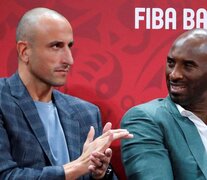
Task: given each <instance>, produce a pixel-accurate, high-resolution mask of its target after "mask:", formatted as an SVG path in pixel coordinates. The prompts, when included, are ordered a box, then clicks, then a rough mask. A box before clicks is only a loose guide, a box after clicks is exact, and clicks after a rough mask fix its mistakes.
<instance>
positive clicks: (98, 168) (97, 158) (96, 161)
mask: <svg viewBox="0 0 207 180" xmlns="http://www.w3.org/2000/svg"><path fill="white" fill-rule="evenodd" d="M111 157H112V150H111V149H110V148H108V149H106V151H105V153H100V152H93V153H92V154H91V158H90V159H91V163H92V165H90V166H89V167H88V169H89V171H90V172H91V174H92V177H93V179H101V178H103V177H104V175H105V173H106V171H107V168H108V166H109V163H110V160H111Z"/></svg>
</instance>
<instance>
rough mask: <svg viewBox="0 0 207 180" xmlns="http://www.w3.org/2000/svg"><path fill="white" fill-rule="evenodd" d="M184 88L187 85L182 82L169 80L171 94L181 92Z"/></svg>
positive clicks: (184, 90)
mask: <svg viewBox="0 0 207 180" xmlns="http://www.w3.org/2000/svg"><path fill="white" fill-rule="evenodd" d="M186 89H187V87H186V86H185V85H184V84H180V83H171V82H170V92H171V93H173V94H183V93H184V92H186Z"/></svg>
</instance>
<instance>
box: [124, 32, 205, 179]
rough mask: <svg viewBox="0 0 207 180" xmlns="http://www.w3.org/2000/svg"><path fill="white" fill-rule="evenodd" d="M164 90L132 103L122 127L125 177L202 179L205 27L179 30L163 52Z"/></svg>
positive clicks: (203, 159) (203, 156)
mask: <svg viewBox="0 0 207 180" xmlns="http://www.w3.org/2000/svg"><path fill="white" fill-rule="evenodd" d="M166 61H167V62H166V82H167V88H168V92H169V96H168V97H166V98H164V99H162V98H160V99H156V100H153V101H150V102H148V103H145V104H142V105H138V106H135V107H133V108H131V109H130V110H129V111H128V112H127V113H126V114H125V115H124V117H123V120H122V123H121V124H122V125H121V126H122V127H123V128H127V129H128V130H129V131H130V132H131V133H133V134H134V138H133V139H130V140H129V141H125V140H123V141H122V160H123V163H124V166H125V171H126V174H127V177H128V178H129V179H139V180H149V179H159V180H161V179H163V180H172V179H177V180H196V179H199V180H201V179H203V180H204V179H207V126H206V124H207V108H206V107H207V86H206V82H207V30H204V29H195V30H191V31H187V32H185V33H184V34H182V35H180V36H179V37H178V38H177V39H176V40H175V42H174V43H173V45H172V47H171V49H170V51H169V53H168V56H167V58H166Z"/></svg>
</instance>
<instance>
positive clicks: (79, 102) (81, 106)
mask: <svg viewBox="0 0 207 180" xmlns="http://www.w3.org/2000/svg"><path fill="white" fill-rule="evenodd" d="M53 94H54V96H55V100H57V101H58V102H59V103H61V104H62V105H63V106H64V105H65V106H70V107H73V109H78V110H79V111H80V110H87V109H88V110H96V111H99V108H98V106H96V105H95V104H93V103H91V102H88V101H86V100H83V99H81V98H78V97H75V96H71V95H69V94H64V93H62V92H60V91H57V90H54V91H53Z"/></svg>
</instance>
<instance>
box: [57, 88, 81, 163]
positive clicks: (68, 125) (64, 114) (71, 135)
mask: <svg viewBox="0 0 207 180" xmlns="http://www.w3.org/2000/svg"><path fill="white" fill-rule="evenodd" d="M53 98H54V102H55V105H56V107H57V110H58V114H59V118H60V121H61V125H62V128H63V131H64V134H65V138H66V143H67V146H68V152H69V156H70V160H71V161H72V160H75V159H77V158H78V157H79V156H80V154H81V149H82V147H81V143H80V136H81V132H80V125H79V120H78V117H79V116H78V114H77V113H76V112H75V110H74V108H73V105H72V103H71V102H69V103H68V101H67V102H66V101H65V99H64V98H63V97H62V96H61V95H60V93H59V92H57V91H55V90H54V91H53ZM71 101H72V99H71Z"/></svg>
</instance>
